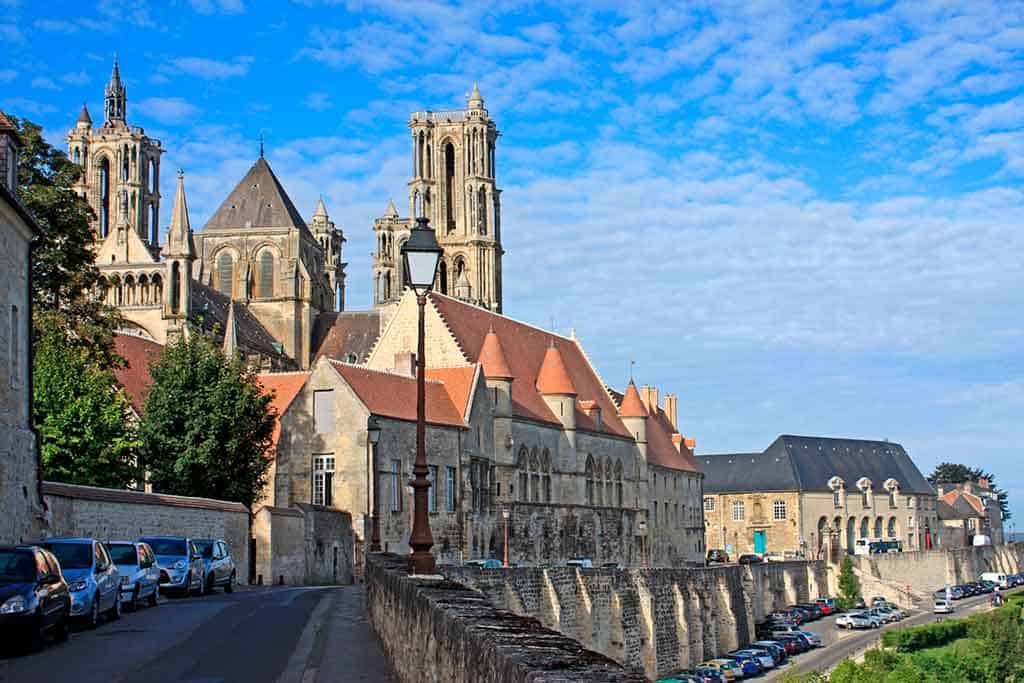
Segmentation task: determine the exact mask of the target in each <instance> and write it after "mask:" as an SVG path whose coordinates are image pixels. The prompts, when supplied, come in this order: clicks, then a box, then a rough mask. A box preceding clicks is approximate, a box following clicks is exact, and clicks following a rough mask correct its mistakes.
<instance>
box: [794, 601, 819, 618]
mask: <svg viewBox="0 0 1024 683" xmlns="http://www.w3.org/2000/svg"><path fill="white" fill-rule="evenodd" d="M796 607H797V608H798V609H802V610H803V611H804V612H807V614H808V615H809V616H810V619H811V621H816V620H818V619H821V618H822V617H823V616H825V612H824V611H822V609H821V605H819V604H818V603H816V602H798V603H797V604H796Z"/></svg>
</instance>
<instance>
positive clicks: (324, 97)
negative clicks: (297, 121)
mask: <svg viewBox="0 0 1024 683" xmlns="http://www.w3.org/2000/svg"><path fill="white" fill-rule="evenodd" d="M304 103H305V105H306V108H307V109H312V110H313V111H326V110H328V109H330V108H331V107H333V106H334V104H333V103H332V102H331V98H330V96H329V95H328V94H327V93H325V92H311V93H309V94H308V95H306V99H305V100H304Z"/></svg>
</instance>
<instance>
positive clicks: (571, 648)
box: [366, 554, 644, 683]
mask: <svg viewBox="0 0 1024 683" xmlns="http://www.w3.org/2000/svg"><path fill="white" fill-rule="evenodd" d="M405 567H406V560H405V559H404V558H401V557H399V556H397V555H389V554H374V555H371V556H370V557H369V559H368V560H367V568H366V576H367V582H366V609H367V612H368V614H369V617H370V623H371V624H372V625H373V628H374V630H375V631H376V632H377V635H378V636H379V637H380V639H381V641H382V643H383V646H384V651H385V653H386V654H387V656H388V658H389V659H390V660H391V662H392V664H393V665H394V668H395V670H396V672H397V674H398V678H399V680H400V681H402V683H412V682H413V681H415V682H416V683H421V682H427V683H441V682H443V683H526V682H527V681H529V682H530V683H555V682H558V683H561V682H571V681H580V682H581V683H582V682H583V681H587V682H588V683H612V682H615V683H641V682H642V681H644V677H643V676H642V675H640V674H639V673H637V672H635V671H634V672H628V671H626V670H625V669H624V668H623V667H622V666H620V665H619V664H616V663H615V662H614V661H612V660H610V659H608V658H607V657H605V656H602V655H600V654H598V653H596V652H593V651H590V650H587V649H584V648H583V647H582V646H581V645H580V643H578V642H576V641H574V640H573V639H571V638H568V637H566V636H564V635H561V634H559V633H556V632H554V631H552V630H549V629H547V628H544V627H543V626H542V625H541V623H540V622H538V621H537V620H536V619H533V618H529V617H523V616H517V615H516V614H513V613H511V612H509V611H506V610H503V609H499V608H497V607H495V606H494V605H493V604H491V603H489V602H488V600H487V598H485V597H484V596H482V595H481V594H480V593H478V592H476V591H474V590H471V589H469V588H467V587H465V586H463V585H460V584H458V583H454V582H451V581H446V580H438V579H433V580H432V579H427V578H415V579H414V578H410V577H409V576H408V575H407V573H406V569H405ZM410 634H417V637H415V638H411V637H410Z"/></svg>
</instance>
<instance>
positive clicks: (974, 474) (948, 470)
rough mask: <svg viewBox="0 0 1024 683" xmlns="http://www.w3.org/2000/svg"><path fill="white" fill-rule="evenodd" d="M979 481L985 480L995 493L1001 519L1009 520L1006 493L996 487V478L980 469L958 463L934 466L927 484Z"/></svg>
mask: <svg viewBox="0 0 1024 683" xmlns="http://www.w3.org/2000/svg"><path fill="white" fill-rule="evenodd" d="M979 479H987V480H988V485H989V487H991V489H992V490H993V491H994V492H995V494H996V495H997V496H998V499H999V509H1000V510H1002V513H1003V519H1004V520H1006V519H1010V516H1011V515H1010V508H1009V502H1008V500H1007V495H1006V491H1003V490H1002V489H1000V488H998V487H997V486H996V477H995V475H994V474H990V473H989V472H986V471H985V470H983V469H981V468H980V467H968V466H967V465H961V464H959V463H953V462H944V463H940V464H939V465H936V466H935V469H934V470H933V471H932V473H931V475H929V477H928V483H930V484H931V485H932V486H937V485H939V484H963V483H966V482H973V483H977V482H978V480H979Z"/></svg>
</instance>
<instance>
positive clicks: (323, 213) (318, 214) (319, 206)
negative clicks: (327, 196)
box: [313, 195, 327, 218]
mask: <svg viewBox="0 0 1024 683" xmlns="http://www.w3.org/2000/svg"><path fill="white" fill-rule="evenodd" d="M313 218H327V207H326V206H325V205H324V196H323V195H320V199H318V200H317V202H316V211H314V212H313Z"/></svg>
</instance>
